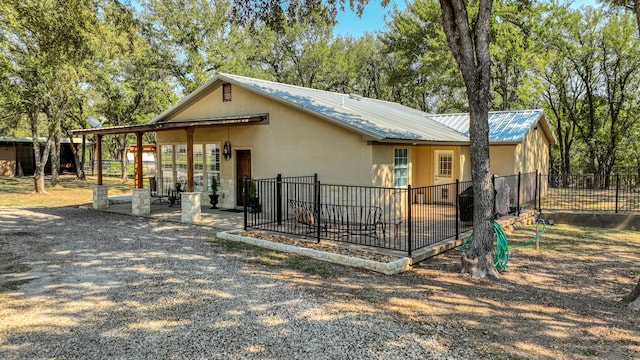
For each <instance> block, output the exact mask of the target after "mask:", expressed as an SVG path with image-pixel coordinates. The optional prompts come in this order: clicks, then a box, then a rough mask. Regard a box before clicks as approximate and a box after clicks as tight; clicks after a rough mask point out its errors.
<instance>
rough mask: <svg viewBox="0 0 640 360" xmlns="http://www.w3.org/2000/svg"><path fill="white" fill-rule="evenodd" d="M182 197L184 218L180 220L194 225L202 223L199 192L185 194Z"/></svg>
mask: <svg viewBox="0 0 640 360" xmlns="http://www.w3.org/2000/svg"><path fill="white" fill-rule="evenodd" d="M180 196H181V202H182V203H181V205H182V216H181V217H180V220H181V221H182V222H185V223H194V222H198V221H200V217H201V209H200V206H201V205H200V193H199V192H183V193H181V194H180Z"/></svg>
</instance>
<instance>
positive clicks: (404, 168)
mask: <svg viewBox="0 0 640 360" xmlns="http://www.w3.org/2000/svg"><path fill="white" fill-rule="evenodd" d="M408 175H409V150H408V149H395V151H394V159H393V186H394V187H403V186H407V185H408V184H409V182H408Z"/></svg>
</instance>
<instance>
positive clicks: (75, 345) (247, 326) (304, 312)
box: [0, 207, 473, 359]
mask: <svg viewBox="0 0 640 360" xmlns="http://www.w3.org/2000/svg"><path fill="white" fill-rule="evenodd" d="M214 233H215V230H214V229H208V228H205V227H200V226H191V225H185V224H179V223H170V222H158V221H156V220H152V219H148V218H139V217H131V216H127V215H120V214H113V213H106V212H99V211H92V210H84V209H77V208H36V209H17V208H6V207H4V208H0V264H3V265H0V270H2V271H1V272H0V280H1V282H4V283H5V284H6V283H7V281H8V280H20V281H21V282H23V284H21V285H19V286H16V287H15V288H14V289H8V290H7V289H5V290H3V291H2V292H0V319H1V320H0V358H2V359H14V358H16V359H17V358H20V359H25V358H28V359H49V358H57V359H71V358H74V359H75V358H85V359H98V358H119V359H157V358H169V359H171V358H186V359H209V358H211V359H228V358H237V359H245V358H246V359H282V358H287V359H289V358H291V359H297V358H300V359H356V358H370V359H391V358H402V359H424V358H459V357H461V356H460V355H461V354H460V353H458V352H457V351H461V349H458V350H455V351H454V350H452V349H449V348H448V347H447V346H446V345H445V344H442V343H439V342H438V340H436V338H435V337H432V336H426V335H421V334H418V333H416V332H415V329H413V327H412V326H411V325H410V324H409V323H408V322H404V321H402V319H400V318H398V317H397V316H394V315H392V314H389V313H386V312H383V311H380V312H375V311H358V310H357V309H354V308H350V307H349V304H348V303H347V302H346V301H345V300H340V299H332V298H331V296H330V295H326V296H317V294H314V293H313V292H310V291H305V289H304V288H302V287H296V286H294V285H293V282H291V281H283V280H282V279H281V276H282V272H280V274H279V276H280V278H279V277H278V276H273V274H271V273H270V271H271V270H270V269H269V267H266V266H256V265H253V264H251V263H249V262H247V261H246V260H245V259H243V258H242V257H241V256H240V255H238V254H235V253H233V252H231V251H230V250H226V249H223V248H222V247H220V246H214V245H212V244H211V243H210V242H208V239H210V238H212V237H213V236H214ZM273 271H281V270H279V269H278V270H273ZM289 271H290V272H292V273H295V271H293V270H289ZM354 271H355V270H354ZM294 275H295V276H300V277H301V281H304V280H305V279H304V274H303V275H301V274H299V273H298V274H293V275H292V276H294ZM306 280H308V281H311V280H309V279H306ZM341 301H342V302H341ZM465 351H466V353H465V356H464V357H473V352H472V350H471V349H466V350H465ZM470 352H471V353H470Z"/></svg>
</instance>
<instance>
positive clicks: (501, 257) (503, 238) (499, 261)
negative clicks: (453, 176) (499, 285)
mask: <svg viewBox="0 0 640 360" xmlns="http://www.w3.org/2000/svg"><path fill="white" fill-rule="evenodd" d="M539 225H542V230H539ZM545 228H546V222H545V221H544V219H541V218H540V217H539V216H538V218H537V219H536V236H534V237H533V238H531V239H529V240H527V241H525V242H523V243H520V244H517V245H514V246H513V248H514V249H515V248H517V247H520V246H525V245H527V244H530V243H532V242H533V241H536V240H538V239H539V238H540V236H542V234H543V233H544V230H545ZM493 232H494V234H495V235H496V246H495V249H494V253H495V257H494V258H493V264H494V265H495V266H496V269H497V270H498V271H504V270H505V269H506V268H507V263H509V256H510V255H509V241H508V240H507V234H505V233H504V230H503V229H502V227H501V226H500V224H498V222H497V221H494V222H493ZM471 240H473V233H471V234H470V235H469V236H467V238H466V239H465V241H464V243H463V244H462V246H461V247H460V249H461V250H462V251H463V252H464V251H465V250H466V249H468V248H469V246H470V245H471Z"/></svg>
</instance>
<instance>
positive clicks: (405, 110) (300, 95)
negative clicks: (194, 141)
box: [149, 73, 543, 144]
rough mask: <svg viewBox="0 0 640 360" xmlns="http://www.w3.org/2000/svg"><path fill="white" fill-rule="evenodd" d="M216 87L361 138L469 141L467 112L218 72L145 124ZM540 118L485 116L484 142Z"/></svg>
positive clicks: (519, 135) (508, 136)
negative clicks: (240, 91) (237, 90)
mask: <svg viewBox="0 0 640 360" xmlns="http://www.w3.org/2000/svg"><path fill="white" fill-rule="evenodd" d="M221 83H231V84H233V85H235V86H239V87H241V88H244V89H246V90H249V91H251V92H254V93H257V94H259V95H262V96H265V97H267V98H269V99H272V100H274V101H278V102H280V103H283V104H286V105H288V106H291V107H293V108H296V109H299V110H301V111H304V112H307V113H310V114H312V115H314V116H316V117H319V118H322V119H325V120H327V121H329V122H331V123H333V124H336V125H338V126H342V127H344V128H347V129H350V130H351V131H354V132H356V133H360V134H362V135H363V136H364V138H365V139H367V140H373V141H389V142H393V141H411V142H419V143H436V142H437V143H452V144H467V143H468V142H469V114H451V115H434V114H428V113H425V112H422V111H419V110H416V109H412V108H410V107H407V106H404V105H400V104H397V103H393V102H389V101H383V100H376V99H370V98H365V97H362V96H359V95H349V94H341V93H335V92H329V91H323V90H316V89H311V88H305V87H301V86H295V85H288V84H282V83H277V82H273V81H267V80H260V79H254V78H249V77H245V76H239V75H232V74H225V73H218V74H217V75H216V76H214V77H213V78H212V79H210V80H209V81H207V82H206V83H205V84H203V85H202V86H200V87H199V88H197V89H196V90H195V91H193V92H192V93H190V94H189V95H187V96H186V97H184V98H183V99H181V100H180V101H179V102H178V103H176V104H175V105H174V106H172V107H171V108H169V109H167V110H166V111H164V112H163V113H162V114H160V115H158V116H157V117H156V118H155V119H153V120H151V121H150V122H149V123H150V124H153V123H158V122H164V121H167V119H168V118H170V117H171V115H172V114H175V113H177V112H178V111H180V110H181V109H183V108H184V107H186V106H189V105H190V104H191V103H193V102H195V101H197V100H198V99H200V98H201V97H202V96H204V95H205V94H206V93H208V91H209V89H210V88H212V87H215V86H219V84H221ZM542 115H543V112H542V110H525V111H504V112H492V113H489V123H490V136H489V140H490V141H521V140H522V139H523V138H524V135H525V134H526V132H527V131H528V130H529V129H530V128H531V127H532V126H533V124H534V123H535V122H536V121H537V120H538V119H539V118H540V117H541V116H542Z"/></svg>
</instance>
